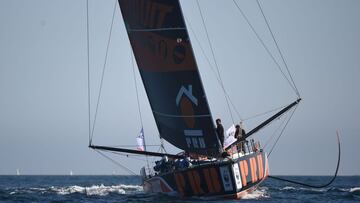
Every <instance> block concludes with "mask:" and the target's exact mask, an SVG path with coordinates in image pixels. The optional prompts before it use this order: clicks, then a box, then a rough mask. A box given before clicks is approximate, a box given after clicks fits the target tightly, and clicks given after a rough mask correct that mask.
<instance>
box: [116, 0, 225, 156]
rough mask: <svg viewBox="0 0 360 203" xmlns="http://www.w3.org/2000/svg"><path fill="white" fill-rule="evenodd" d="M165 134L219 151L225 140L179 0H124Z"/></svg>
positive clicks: (190, 147) (196, 148) (187, 145)
mask: <svg viewBox="0 0 360 203" xmlns="http://www.w3.org/2000/svg"><path fill="white" fill-rule="evenodd" d="M119 4H120V9H121V12H122V16H123V19H124V22H125V25H126V30H127V32H128V36H129V39H130V43H131V46H132V49H133V51H134V55H135V58H136V62H137V65H138V67H139V71H140V74H141V77H142V80H143V83H144V85H145V89H146V92H147V95H148V98H149V101H150V105H151V109H152V111H153V114H154V117H155V121H156V124H157V127H158V129H159V132H160V136H161V137H162V138H164V139H165V140H167V141H168V142H170V143H171V144H173V145H175V146H176V147H179V148H181V149H183V150H185V151H188V152H193V153H198V154H203V155H208V156H218V155H219V154H220V153H221V147H220V143H219V140H218V138H217V136H216V132H215V126H214V123H213V119H212V116H211V113H210V109H209V105H208V103H207V100H206V96H205V92H204V88H203V86H202V82H201V79H200V75H199V72H198V68H197V64H196V61H195V57H194V53H193V50H192V46H191V44H190V39H189V35H188V32H187V29H186V25H185V21H184V18H183V14H182V11H181V8H180V3H179V1H178V0H119Z"/></svg>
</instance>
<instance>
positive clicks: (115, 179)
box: [0, 176, 360, 203]
mask: <svg viewBox="0 0 360 203" xmlns="http://www.w3.org/2000/svg"><path fill="white" fill-rule="evenodd" d="M282 178H288V179H292V180H297V181H301V182H306V183H311V184H315V185H316V184H318V185H319V184H322V183H324V182H327V181H328V180H329V179H330V178H331V177H320V176H293V177H291V176H287V177H285V176H282ZM140 184H141V180H140V177H138V176H0V202H171V203H175V202H197V203H198V202H209V201H210V202H238V201H239V200H222V199H204V198H185V199H180V198H178V197H173V196H168V195H164V194H149V193H145V192H144V191H143V189H142V186H141V185H140ZM262 201H264V202H360V176H343V177H338V178H337V179H336V181H335V182H334V183H333V184H332V185H331V186H329V187H326V188H322V189H313V188H307V187H303V186H297V185H293V184H290V183H286V182H280V181H277V180H272V179H267V180H266V181H265V182H264V183H263V184H262V185H261V186H260V187H258V188H257V190H255V191H254V192H253V193H252V194H249V195H246V196H245V197H244V199H243V200H241V202H262Z"/></svg>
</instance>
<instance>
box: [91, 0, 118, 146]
mask: <svg viewBox="0 0 360 203" xmlns="http://www.w3.org/2000/svg"><path fill="white" fill-rule="evenodd" d="M116 3H117V1H115V3H114V8H113V14H112V20H111V25H110V30H109V37H108V41H107V46H106V52H105V59H104V65H103V70H102V74H101V80H100V88H99V94H98V97H97V103H96V109H95V116H94V122H93V126H92V131H91V139H90V140H91V141H90V143H92V139H93V137H94V131H95V124H96V120H97V115H98V110H99V104H100V98H101V92H102V87H103V82H104V75H105V69H106V64H107V58H108V53H109V47H110V41H111V34H112V30H113V25H114V18H115V11H116Z"/></svg>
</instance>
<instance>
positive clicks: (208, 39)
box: [196, 0, 235, 123]
mask: <svg viewBox="0 0 360 203" xmlns="http://www.w3.org/2000/svg"><path fill="white" fill-rule="evenodd" d="M196 3H197V6H198V9H199V12H200V16H201V20H202V23H203V26H204V29H205V33H206V38H207V41H208V43H209V46H210V50H211V54H212V57H213V59H214V63H215V67H216V70H217V73H218V76H219V80H220V85H221V87H222V90H223V93H224V96H225V100H226V104H227V107H228V110H229V114H230V117H231V120H232V122H233V123H235V122H234V117H233V115H232V112H231V108H230V104H229V101H228V98H227V97H226V94H225V92H226V91H225V87H224V83H223V82H222V79H221V74H220V70H219V66H218V64H217V60H216V58H215V53H214V49H213V47H212V44H211V41H210V37H209V33H208V30H207V28H206V24H205V19H204V16H203V13H202V11H201V8H200V4H199V0H196Z"/></svg>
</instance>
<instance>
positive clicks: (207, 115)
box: [152, 111, 211, 118]
mask: <svg viewBox="0 0 360 203" xmlns="http://www.w3.org/2000/svg"><path fill="white" fill-rule="evenodd" d="M152 112H153V113H155V114H157V115H160V116H164V117H173V118H201V117H211V115H210V114H199V115H174V114H166V113H161V112H158V111H152Z"/></svg>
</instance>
